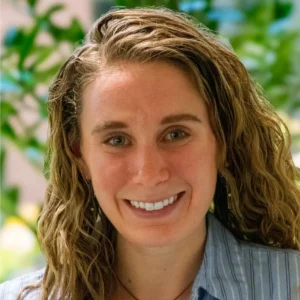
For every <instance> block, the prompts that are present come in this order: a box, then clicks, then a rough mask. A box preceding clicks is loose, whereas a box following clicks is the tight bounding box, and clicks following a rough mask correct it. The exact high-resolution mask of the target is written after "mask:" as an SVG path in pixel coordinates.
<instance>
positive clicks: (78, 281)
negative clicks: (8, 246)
mask: <svg viewBox="0 0 300 300" xmlns="http://www.w3.org/2000/svg"><path fill="white" fill-rule="evenodd" d="M49 116H50V138H49V158H48V159H49V174H50V178H49V187H48V191H47V198H46V202H45V205H44V209H43V212H42V214H41V217H40V219H39V225H38V232H39V239H40V242H41V246H42V249H43V251H44V253H45V256H46V259H47V266H46V269H45V270H41V271H39V272H36V273H34V274H31V275H29V276H25V277H23V278H21V279H17V280H13V281H11V282H8V283H5V284H4V285H3V286H2V290H1V293H2V295H3V296H2V298H1V299H15V298H13V297H15V296H12V295H13V294H14V293H15V294H16V293H19V292H20V290H22V288H24V287H25V288H24V289H23V290H22V292H21V293H20V294H19V296H18V299H114V300H115V299H122V300H124V299H125V300H126V299H128V300H129V299H130V300H134V299H140V300H149V299H152V300H156V299H158V300H175V299H176V300H183V299H193V300H196V299H219V300H224V299H243V300H244V299H281V300H283V299H299V298H297V297H300V296H299V295H300V293H299V278H300V273H299V272H300V271H299V268H300V255H299V251H298V250H299V249H300V226H299V225H300V217H299V210H300V199H299V198H300V191H299V187H298V186H297V184H296V182H297V180H299V179H300V174H299V170H297V169H296V167H295V166H294V164H293V162H292V159H291V154H290V137H289V133H288V130H287V128H286V126H285V125H284V123H283V122H282V120H281V119H280V118H279V117H278V116H277V114H276V113H275V112H274V111H273V109H272V107H271V106H270V105H269V103H268V102H267V101H266V100H265V99H264V98H263V96H262V94H261V93H260V91H259V90H257V88H256V86H255V85H254V84H253V82H252V81H251V80H250V79H249V75H248V74H247V72H246V70H245V68H244V66H243V65H242V63H241V62H240V61H239V60H238V58H237V57H236V56H235V54H233V53H232V51H231V50H230V49H228V48H227V47H226V46H224V45H223V44H222V43H221V42H219V41H218V39H217V37H216V36H214V35H213V34H212V33H210V32H209V31H208V30H207V29H206V28H204V27H201V26H199V25H196V24H195V23H194V21H193V20H192V19H190V18H189V17H188V16H186V15H183V14H178V13H174V12H172V11H170V10H167V9H145V8H144V9H125V10H114V11H110V12H109V13H107V14H106V15H104V16H102V17H101V18H100V19H99V20H98V21H97V22H96V23H95V24H94V26H93V28H92V29H91V31H90V32H89V33H88V35H87V38H86V41H85V43H84V45H83V46H81V47H80V48H78V49H77V50H76V51H75V53H74V54H73V55H72V56H71V57H70V58H69V59H68V61H67V62H66V63H65V64H64V66H63V67H62V68H61V70H60V72H59V73H58V75H57V78H56V80H55V82H54V84H53V86H52V87H51V89H50V98H49ZM283 130H284V131H283ZM210 208H211V209H210ZM209 209H210V210H211V211H214V212H213V213H211V212H208V211H209ZM0 297H1V296H0ZM9 297H11V298H9Z"/></svg>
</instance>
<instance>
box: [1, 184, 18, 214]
mask: <svg viewBox="0 0 300 300" xmlns="http://www.w3.org/2000/svg"><path fill="white" fill-rule="evenodd" d="M1 198H2V201H1V204H0V207H1V211H3V212H4V213H5V214H6V215H10V216H16V215H18V203H19V188H18V187H16V186H13V187H10V188H7V189H5V190H4V191H2V192H1Z"/></svg>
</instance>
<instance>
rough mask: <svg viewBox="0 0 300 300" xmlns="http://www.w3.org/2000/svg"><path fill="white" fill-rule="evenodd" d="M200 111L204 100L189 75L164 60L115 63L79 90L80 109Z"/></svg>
mask: <svg viewBox="0 0 300 300" xmlns="http://www.w3.org/2000/svg"><path fill="white" fill-rule="evenodd" d="M195 109H196V111H199V112H201V111H202V112H203V110H205V104H204V101H203V100H202V99H201V96H200V94H199V92H198V89H197V88H196V86H195V83H194V82H193V80H192V78H191V76H189V75H188V74H187V72H186V71H184V70H183V69H182V68H179V67H178V66H174V65H171V64H169V63H165V62H155V63H154V62H152V63H143V64H141V63H128V62H124V63H119V64H115V65H112V66H108V67H106V68H105V69H104V70H102V71H101V73H100V74H99V75H98V76H97V78H96V79H95V80H94V81H93V82H92V83H90V84H89V85H88V86H87V87H86V89H85V91H84V93H83V112H84V111H85V112H86V113H87V112H88V113H89V114H90V115H97V116H104V117H108V116H112V115H114V116H116V115H118V114H122V115H126V114H128V115H130V114H133V115H132V116H134V115H135V114H138V115H147V116H159V115H161V114H164V113H181V112H182V111H183V110H184V111H185V112H188V111H190V112H194V113H195Z"/></svg>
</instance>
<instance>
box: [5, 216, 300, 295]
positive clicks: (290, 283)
mask: <svg viewBox="0 0 300 300" xmlns="http://www.w3.org/2000/svg"><path fill="white" fill-rule="evenodd" d="M43 273H44V269H43V270H40V271H37V272H35V273H31V274H29V275H25V276H22V277H19V278H17V279H14V280H11V281H8V282H5V283H4V284H1V285H0V300H15V299H16V297H17V294H18V293H19V292H20V291H21V290H22V289H23V287H24V286H26V285H28V284H31V283H34V282H36V281H38V280H41V279H42V277H43ZM25 299H26V300H39V299H40V291H38V290H36V291H33V292H31V293H29V294H28V295H26V297H25ZM153 300H158V299H153ZM189 300H300V252H299V251H295V250H286V249H285V250H283V249H276V248H270V247H266V246H261V245H257V244H253V243H248V242H244V241H239V240H237V239H236V238H235V237H234V236H233V235H232V234H231V232H230V231H228V230H227V229H226V228H225V227H224V226H223V225H222V224H221V223H220V222H219V221H218V220H217V219H216V218H215V217H214V215H213V214H211V213H208V214H207V239H206V245H205V253H204V259H203V263H202V266H201V268H200V270H199V272H198V274H197V276H196V278H195V281H194V283H193V287H192V293H191V295H190V298H189Z"/></svg>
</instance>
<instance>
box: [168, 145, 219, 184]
mask: <svg viewBox="0 0 300 300" xmlns="http://www.w3.org/2000/svg"><path fill="white" fill-rule="evenodd" d="M174 167H175V168H176V172H177V174H182V175H183V177H184V178H185V179H186V180H187V181H188V182H190V183H195V182H196V183H198V184H199V183H200V182H209V181H212V182H214V180H215V177H216V174H217V164H216V148H215V143H213V141H211V142H209V143H206V144H203V143H199V144H198V145H191V146H190V147H189V149H187V151H186V153H185V154H184V155H181V157H180V158H178V159H176V164H174Z"/></svg>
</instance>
